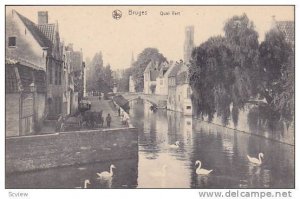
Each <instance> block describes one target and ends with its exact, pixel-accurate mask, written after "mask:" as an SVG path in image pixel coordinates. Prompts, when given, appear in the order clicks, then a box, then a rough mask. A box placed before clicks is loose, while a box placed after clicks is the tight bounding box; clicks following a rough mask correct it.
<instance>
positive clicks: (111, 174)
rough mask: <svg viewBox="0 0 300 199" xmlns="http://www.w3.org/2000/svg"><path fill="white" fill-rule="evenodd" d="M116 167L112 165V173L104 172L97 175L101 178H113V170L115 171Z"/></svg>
mask: <svg viewBox="0 0 300 199" xmlns="http://www.w3.org/2000/svg"><path fill="white" fill-rule="evenodd" d="M115 168H116V167H115V165H113V164H112V165H110V171H109V172H108V171H103V172H101V173H97V175H98V177H99V178H111V177H113V175H114V172H113V169H115Z"/></svg>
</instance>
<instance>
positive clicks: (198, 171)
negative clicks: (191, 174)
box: [195, 160, 213, 175]
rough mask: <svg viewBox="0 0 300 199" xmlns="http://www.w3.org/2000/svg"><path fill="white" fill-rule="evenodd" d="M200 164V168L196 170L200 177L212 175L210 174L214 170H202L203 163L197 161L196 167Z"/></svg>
mask: <svg viewBox="0 0 300 199" xmlns="http://www.w3.org/2000/svg"><path fill="white" fill-rule="evenodd" d="M197 164H199V166H198V168H197V169H196V173H197V174H198V175H208V174H210V172H212V171H213V170H207V169H201V161H200V160H197V161H196V163H195V165H197Z"/></svg>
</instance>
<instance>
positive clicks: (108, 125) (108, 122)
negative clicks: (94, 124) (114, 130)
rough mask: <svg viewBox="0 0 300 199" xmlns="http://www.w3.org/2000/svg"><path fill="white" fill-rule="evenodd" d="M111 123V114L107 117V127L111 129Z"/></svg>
mask: <svg viewBox="0 0 300 199" xmlns="http://www.w3.org/2000/svg"><path fill="white" fill-rule="evenodd" d="M110 123H111V116H110V114H109V113H108V114H107V117H106V124H107V127H110Z"/></svg>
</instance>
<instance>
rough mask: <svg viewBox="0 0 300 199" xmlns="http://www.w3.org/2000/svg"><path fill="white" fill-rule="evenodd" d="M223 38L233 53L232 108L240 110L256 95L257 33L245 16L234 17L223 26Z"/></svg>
mask: <svg viewBox="0 0 300 199" xmlns="http://www.w3.org/2000/svg"><path fill="white" fill-rule="evenodd" d="M224 31H225V38H226V41H227V42H228V45H229V48H230V49H231V51H232V53H233V57H234V60H233V63H232V65H233V66H234V67H235V69H234V75H235V81H234V85H233V88H232V89H233V92H232V97H233V106H234V107H235V106H236V107H238V108H241V107H243V105H244V104H245V103H246V102H247V101H248V100H249V98H250V97H252V96H255V95H256V94H257V93H258V90H257V89H256V88H257V85H258V84H259V82H258V81H257V73H258V58H259V50H258V49H259V43H258V33H257V32H256V31H255V30H254V24H253V22H252V21H250V20H249V19H248V17H247V15H246V14H243V15H242V16H234V17H232V18H231V19H229V20H228V21H227V23H226V24H225V26H224Z"/></svg>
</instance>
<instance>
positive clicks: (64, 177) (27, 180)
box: [6, 159, 138, 189]
mask: <svg viewBox="0 0 300 199" xmlns="http://www.w3.org/2000/svg"><path fill="white" fill-rule="evenodd" d="M113 164H114V165H116V167H117V169H115V170H114V176H113V178H111V179H109V180H104V181H103V180H102V181H101V180H99V179H98V176H97V174H96V173H97V172H102V171H107V170H108V169H109V166H110V163H93V164H86V165H78V166H70V167H61V168H54V169H47V170H41V171H35V172H24V173H17V174H11V175H7V176H6V188H8V189H9V188H22V189H33V188H43V189H46V188H78V187H82V188H83V186H84V181H85V180H87V179H88V180H89V181H90V183H91V184H90V185H88V186H87V188H94V189H99V188H100V189H103V188H135V187H136V186H137V174H138V171H137V170H138V168H137V165H138V160H137V159H131V160H121V161H114V162H113Z"/></svg>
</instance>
